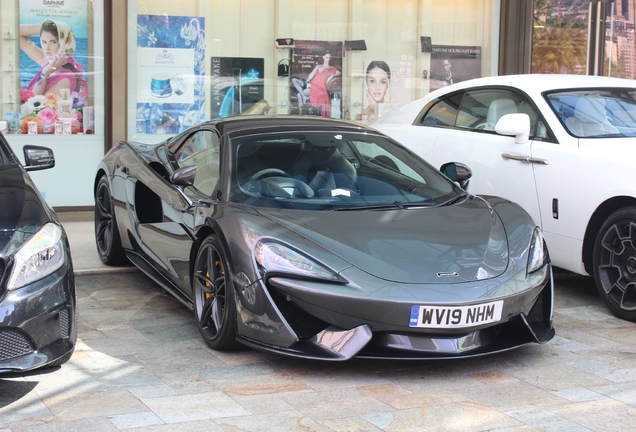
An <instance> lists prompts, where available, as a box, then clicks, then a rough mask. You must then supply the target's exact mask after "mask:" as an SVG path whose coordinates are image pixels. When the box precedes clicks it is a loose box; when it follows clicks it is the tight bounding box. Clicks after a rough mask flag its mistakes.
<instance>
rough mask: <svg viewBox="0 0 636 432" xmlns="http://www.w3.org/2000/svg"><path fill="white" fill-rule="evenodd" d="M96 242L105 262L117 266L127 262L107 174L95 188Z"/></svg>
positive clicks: (98, 251) (100, 255)
mask: <svg viewBox="0 0 636 432" xmlns="http://www.w3.org/2000/svg"><path fill="white" fill-rule="evenodd" d="M95 243H96V245H97V253H98V254H99V258H100V259H101V260H102V262H103V263H104V264H106V265H111V266H115V265H122V264H124V263H125V262H126V254H125V253H124V248H122V246H121V239H120V238H119V229H118V228H117V219H115V207H114V206H113V197H112V195H111V193H110V187H109V186H108V179H107V178H106V176H102V178H101V179H99V183H98V184H97V189H96V190H95Z"/></svg>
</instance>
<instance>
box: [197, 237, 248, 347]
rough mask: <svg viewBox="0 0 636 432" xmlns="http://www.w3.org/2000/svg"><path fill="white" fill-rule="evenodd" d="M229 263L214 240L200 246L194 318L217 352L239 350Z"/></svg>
mask: <svg viewBox="0 0 636 432" xmlns="http://www.w3.org/2000/svg"><path fill="white" fill-rule="evenodd" d="M228 269H229V266H228V260H227V258H226V255H225V252H224V250H223V246H222V245H221V242H220V241H219V239H218V238H217V237H215V236H209V237H208V238H206V239H205V240H204V241H203V243H202V244H201V248H200V249H199V252H198V253H197V258H196V261H195V264H194V275H193V278H192V294H193V296H194V316H195V318H196V321H197V326H198V328H199V331H200V332H201V335H202V336H203V339H204V340H205V342H206V343H207V344H208V346H210V348H213V349H216V350H230V349H235V348H238V347H239V346H240V343H239V342H237V341H236V308H235V306H234V289H233V286H232V282H231V280H230V278H229V273H227V270H228Z"/></svg>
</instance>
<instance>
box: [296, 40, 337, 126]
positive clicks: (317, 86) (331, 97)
mask: <svg viewBox="0 0 636 432" xmlns="http://www.w3.org/2000/svg"><path fill="white" fill-rule="evenodd" d="M290 75H291V78H290V79H291V87H290V88H291V92H290V104H291V113H292V114H301V115H317V116H323V117H333V118H340V117H341V109H342V42H324V41H299V40H295V41H294V49H293V54H292V61H291V73H290Z"/></svg>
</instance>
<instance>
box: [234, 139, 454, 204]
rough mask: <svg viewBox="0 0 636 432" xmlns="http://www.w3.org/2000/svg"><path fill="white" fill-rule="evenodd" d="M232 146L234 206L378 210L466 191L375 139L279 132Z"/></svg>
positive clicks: (409, 155) (390, 144) (236, 141)
mask: <svg viewBox="0 0 636 432" xmlns="http://www.w3.org/2000/svg"><path fill="white" fill-rule="evenodd" d="M231 141H232V143H231V148H232V181H231V185H230V201H231V202H235V203H244V204H247V205H253V206H257V207H283V208H298V209H314V210H346V209H350V210H362V209H370V210H382V209H404V208H411V207H420V206H422V207H425V206H435V205H440V204H444V203H446V202H447V201H449V200H451V199H453V198H455V197H456V196H458V195H459V194H462V193H463V191H462V190H461V189H460V188H458V187H456V186H455V185H454V184H453V183H452V182H451V181H449V180H448V179H447V178H446V177H445V176H443V175H442V174H441V173H440V172H439V171H437V170H436V169H434V168H433V167H432V166H430V165H429V164H427V163H426V162H424V161H422V160H420V159H418V158H417V157H415V156H413V154H412V153H410V152H408V151H406V150H405V149H404V148H402V147H401V146H399V145H396V144H394V143H393V142H391V141H389V140H387V139H386V138H384V137H382V136H379V135H375V134H364V133H338V132H309V131H307V132H281V133H268V134H258V135H250V136H242V137H238V138H234V139H232V140H231Z"/></svg>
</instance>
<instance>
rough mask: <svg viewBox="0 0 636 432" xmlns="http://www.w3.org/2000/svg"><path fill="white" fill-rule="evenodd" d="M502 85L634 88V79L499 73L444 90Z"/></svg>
mask: <svg viewBox="0 0 636 432" xmlns="http://www.w3.org/2000/svg"><path fill="white" fill-rule="evenodd" d="M486 85H493V86H494V85H503V86H512V87H516V88H518V89H520V90H524V91H526V92H528V93H536V92H544V91H549V90H556V89H573V88H594V87H621V88H630V87H633V88H635V89H636V80H631V79H625V78H615V77H605V76H592V75H572V74H523V75H501V76H492V77H484V78H475V79H472V80H468V81H463V82H461V83H458V84H456V85H453V86H449V87H446V90H448V91H452V89H460V88H467V87H473V86H486Z"/></svg>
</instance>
